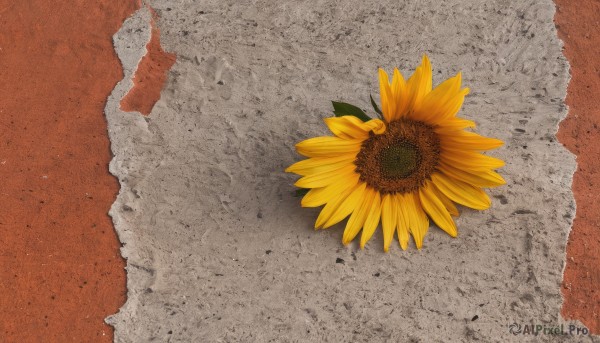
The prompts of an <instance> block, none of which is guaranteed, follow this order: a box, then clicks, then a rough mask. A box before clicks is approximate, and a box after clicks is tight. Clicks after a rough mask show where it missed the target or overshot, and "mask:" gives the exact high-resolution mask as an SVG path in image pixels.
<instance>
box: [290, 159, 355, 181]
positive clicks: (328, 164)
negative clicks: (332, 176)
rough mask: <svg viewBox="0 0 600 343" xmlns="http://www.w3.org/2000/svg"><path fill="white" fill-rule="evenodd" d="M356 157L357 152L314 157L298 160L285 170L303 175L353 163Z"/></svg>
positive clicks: (331, 169)
mask: <svg viewBox="0 0 600 343" xmlns="http://www.w3.org/2000/svg"><path fill="white" fill-rule="evenodd" d="M355 159H356V154H345V155H339V156H336V157H313V158H308V159H306V160H302V161H298V162H296V163H294V164H292V165H291V166H289V167H287V168H286V170H285V171H286V172H287V173H295V174H298V175H302V176H305V175H310V174H318V173H323V172H330V171H333V170H337V169H340V168H341V167H344V166H346V165H350V164H352V162H354V160H355Z"/></svg>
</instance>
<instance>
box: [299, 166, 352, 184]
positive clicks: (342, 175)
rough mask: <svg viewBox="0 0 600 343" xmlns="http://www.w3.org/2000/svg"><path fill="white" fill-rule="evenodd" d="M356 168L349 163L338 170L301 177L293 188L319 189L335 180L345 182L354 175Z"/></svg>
mask: <svg viewBox="0 0 600 343" xmlns="http://www.w3.org/2000/svg"><path fill="white" fill-rule="evenodd" d="M355 169H356V166H355V165H354V164H353V163H351V164H347V165H344V166H342V167H340V168H339V169H336V170H333V171H325V172H322V173H317V174H310V175H307V176H303V177H301V178H300V179H299V180H298V181H296V183H294V186H296V187H300V188H320V187H325V186H329V185H330V184H332V183H334V182H335V181H337V180H342V179H343V180H346V179H349V177H350V176H352V174H356V173H355V172H354V170H355Z"/></svg>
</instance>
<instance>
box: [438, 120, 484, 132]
mask: <svg viewBox="0 0 600 343" xmlns="http://www.w3.org/2000/svg"><path fill="white" fill-rule="evenodd" d="M469 127H471V128H474V127H475V122H474V121H472V120H468V119H463V118H458V117H454V118H449V119H446V120H443V121H441V122H439V123H438V124H436V125H435V126H434V129H433V130H434V131H435V133H437V134H440V135H443V134H453V133H456V132H457V131H461V130H464V129H466V128H469Z"/></svg>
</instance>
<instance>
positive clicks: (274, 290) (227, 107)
mask: <svg viewBox="0 0 600 343" xmlns="http://www.w3.org/2000/svg"><path fill="white" fill-rule="evenodd" d="M149 3H150V4H151V5H152V6H153V7H154V8H155V9H156V10H157V12H158V13H159V15H160V16H161V19H160V21H159V26H160V28H161V30H162V41H163V46H164V47H165V49H166V50H167V51H170V52H174V53H176V54H177V56H178V57H177V63H176V64H175V66H174V67H173V69H172V71H171V72H170V76H169V80H168V83H167V85H166V86H165V89H164V90H163V93H162V99H161V100H160V101H159V102H158V103H157V105H156V106H155V108H154V110H153V111H152V113H151V115H150V116H149V117H143V116H141V115H140V114H138V113H123V112H121V111H120V110H119V109H118V101H119V99H120V98H121V97H122V96H123V95H124V94H125V92H126V91H127V89H128V88H129V87H131V84H132V83H131V80H130V79H131V75H132V73H133V71H134V70H135V68H136V65H137V63H138V61H139V59H140V58H141V56H142V55H143V54H144V53H145V48H144V45H145V43H146V42H147V40H148V34H149V33H148V32H149V31H148V13H147V10H141V11H140V12H138V13H137V14H136V16H135V17H134V18H132V19H131V20H129V21H128V22H126V23H125V25H124V27H123V29H122V30H121V31H120V32H119V33H118V34H117V35H116V36H115V45H116V50H117V52H118V54H119V57H120V58H121V60H122V61H123V65H124V69H125V71H126V72H125V78H124V80H123V82H121V83H120V84H119V85H118V86H117V87H116V88H115V91H114V92H113V94H112V95H111V97H110V99H109V102H108V105H107V107H106V115H107V118H108V121H109V132H110V138H111V141H112V149H113V153H114V155H115V157H114V160H113V161H112V163H111V171H112V172H113V173H114V174H115V175H116V176H117V177H118V178H119V181H120V183H121V187H122V188H121V192H120V194H119V197H118V199H117V201H116V202H115V204H114V206H113V208H112V210H111V216H112V217H113V220H114V223H115V226H116V229H117V230H118V232H119V237H120V239H121V240H122V242H123V245H124V246H123V248H122V253H123V256H124V257H126V258H127V262H128V265H127V271H128V289H129V292H128V300H127V303H126V304H125V305H124V306H123V308H122V309H121V311H120V312H119V313H117V314H115V315H114V316H111V317H109V318H108V319H107V321H108V322H109V323H110V324H111V325H114V326H115V328H116V337H115V341H117V342H148V341H157V342H470V341H475V340H479V341H482V342H511V341H515V342H517V341H518V342H522V341H563V338H569V339H572V340H574V341H575V340H577V341H579V340H583V341H588V340H592V339H591V338H589V337H577V338H573V337H560V338H557V337H552V336H547V335H546V336H538V337H531V336H523V335H518V336H513V335H511V334H510V333H509V330H508V326H509V325H510V324H512V323H519V324H532V323H533V324H544V325H547V326H552V325H555V324H560V323H563V321H562V319H560V316H559V311H560V305H561V295H560V282H561V278H562V270H563V265H564V261H563V260H564V257H565V243H566V239H567V234H568V231H569V228H570V224H571V221H572V218H573V216H574V213H575V209H574V201H573V198H572V194H571V190H570V184H571V177H572V173H573V171H574V168H575V163H574V158H573V156H572V155H571V154H569V153H568V152H567V151H566V150H565V149H564V148H563V147H562V146H561V145H560V144H559V143H557V142H556V139H555V137H554V133H555V132H556V130H557V124H558V122H559V121H560V120H561V119H562V118H563V117H564V116H565V115H566V107H565V105H564V103H563V99H564V96H565V92H566V85H567V81H568V64H567V62H566V60H565V59H564V57H563V56H562V54H561V42H560V41H559V40H558V38H557V37H556V32H555V28H554V25H553V22H552V18H553V15H554V5H553V3H552V1H551V0H536V1H502V0H495V1H483V0H477V1H460V0H447V1H437V0H424V1H417V0H409V1H391V0H384V1H379V2H363V1H356V0H354V1H352V0H338V1H324V0H308V1H288V0H286V1H234V0H225V1H223V0H206V1H189V0H187V1H150V2H149ZM138 28H140V29H141V30H137V29H138ZM423 53H427V54H428V55H429V56H430V58H431V60H432V63H433V68H434V84H437V83H439V82H441V81H442V80H444V79H445V78H447V77H449V76H451V75H453V74H455V73H456V72H457V71H461V70H462V71H463V79H464V84H465V86H468V87H470V88H471V90H472V92H471V94H470V96H469V97H468V98H467V100H466V102H465V105H464V108H463V110H462V112H461V113H462V116H464V117H466V118H469V119H473V120H475V121H476V122H477V123H478V128H477V132H479V133H482V134H484V135H489V136H492V137H498V138H500V139H503V140H505V141H506V142H507V144H506V146H505V147H503V148H501V149H499V150H498V151H495V152H493V155H495V156H498V157H501V158H503V159H504V160H506V161H507V165H506V167H505V168H503V169H502V170H501V173H502V175H504V177H505V178H506V180H507V182H508V184H507V185H506V186H504V187H501V188H498V189H494V190H491V191H490V194H491V195H492V196H493V199H494V202H493V206H492V208H491V209H490V210H487V211H484V212H477V211H472V210H469V209H462V215H461V217H460V218H459V219H458V220H457V223H458V226H459V236H458V238H456V239H452V238H450V237H449V236H448V235H446V234H445V233H443V232H442V231H441V230H439V229H437V228H432V229H431V230H430V233H429V234H428V236H427V237H426V239H425V243H424V248H423V250H421V251H418V250H416V249H415V248H414V246H411V248H410V249H409V250H408V251H402V250H401V249H400V248H399V246H398V245H397V243H395V244H394V245H393V246H392V249H390V253H388V254H385V253H383V251H382V238H381V233H380V231H378V232H377V233H376V234H375V238H374V239H372V241H371V242H370V243H369V244H368V246H367V248H366V249H365V250H362V251H361V250H360V249H358V247H357V244H352V245H350V246H348V247H344V246H343V245H342V244H341V237H342V231H343V224H342V225H336V226H335V227H333V228H331V229H329V230H327V231H317V232H315V231H314V230H313V229H312V227H313V223H314V220H315V219H316V215H317V213H318V210H316V209H302V208H300V206H299V199H298V198H295V197H293V196H292V193H293V190H294V188H293V186H292V184H293V182H294V180H295V177H294V176H293V175H290V174H285V173H284V172H283V170H284V168H285V167H286V166H288V165H290V164H291V163H293V162H294V161H296V160H298V159H300V158H301V157H300V156H298V155H296V154H295V152H294V149H293V146H294V144H295V143H296V142H298V141H300V140H302V139H304V138H307V137H312V136H316V135H324V134H327V133H326V127H325V125H324V124H323V122H322V119H323V118H324V117H327V116H330V115H331V112H330V110H331V108H330V106H331V105H330V100H343V101H348V102H351V103H354V104H357V105H359V106H361V107H363V108H365V109H367V108H369V107H370V106H369V103H368V96H369V93H370V92H372V93H373V94H374V95H376V94H378V83H377V73H376V70H377V67H379V66H382V67H384V68H385V69H387V70H388V71H390V70H392V68H393V67H395V66H398V67H399V68H400V69H401V70H402V71H403V73H404V74H405V75H408V74H410V72H412V70H413V69H414V67H416V66H417V64H418V63H419V61H420V58H421V55H422V54H423ZM339 259H342V260H343V263H336V260H337V261H338V262H339V261H340V260H339ZM567 324H568V323H567Z"/></svg>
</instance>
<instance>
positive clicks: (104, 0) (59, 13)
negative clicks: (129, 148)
mask: <svg viewBox="0 0 600 343" xmlns="http://www.w3.org/2000/svg"><path fill="white" fill-rule="evenodd" d="M138 6H139V4H138V3H137V1H135V0H118V1H117V0H96V1H82V0H77V1H72V0H69V1H67V0H56V1H47V0H27V1H8V0H1V1H0V27H1V28H2V30H0V66H1V68H0V94H1V96H0V144H1V148H0V180H2V187H1V188H0V201H1V203H0V204H1V205H0V247H1V248H0V308H1V309H2V310H1V311H0V341H2V342H92V341H93V342H111V341H112V329H111V327H109V326H108V325H106V324H105V323H104V318H105V317H106V316H107V315H110V314H111V313H114V312H116V311H117V310H118V308H119V307H120V306H121V305H122V304H123V302H124V301H125V294H126V286H125V271H124V269H123V267H124V261H123V259H122V258H121V257H120V254H119V247H120V244H119V241H118V239H117V237H116V234H115V232H114V229H113V225H112V222H111V219H110V217H109V216H108V215H107V213H108V210H109V208H110V206H111V204H112V203H113V201H114V199H115V196H116V193H117V192H118V187H119V186H118V183H117V181H116V179H115V178H114V177H113V176H111V175H110V174H109V172H108V163H109V161H110V159H111V154H110V150H109V141H108V137H107V131H106V122H105V118H104V114H103V109H104V105H105V102H106V99H107V96H108V95H109V93H110V92H111V90H112V89H113V87H114V86H115V84H116V83H117V82H118V81H119V80H120V79H121V78H122V77H123V75H122V71H121V66H120V62H119V61H118V59H117V57H116V55H115V52H114V50H113V46H112V35H113V34H114V33H115V32H116V31H117V30H118V29H119V28H120V26H121V24H122V22H123V21H124V20H125V18H127V17H128V16H129V15H130V14H131V13H133V11H135V10H136V8H137V7H138Z"/></svg>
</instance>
